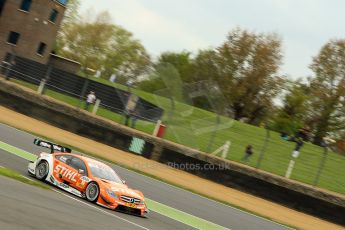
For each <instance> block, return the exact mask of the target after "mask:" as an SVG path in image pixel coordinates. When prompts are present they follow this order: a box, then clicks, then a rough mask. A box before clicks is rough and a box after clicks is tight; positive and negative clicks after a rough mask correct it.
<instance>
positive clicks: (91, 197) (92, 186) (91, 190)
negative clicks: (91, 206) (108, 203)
mask: <svg viewBox="0 0 345 230" xmlns="http://www.w3.org/2000/svg"><path fill="white" fill-rule="evenodd" d="M98 196H99V187H98V185H97V183H96V182H90V183H89V184H88V185H87V187H86V191H85V197H86V199H87V200H88V201H90V202H96V201H97V199H98Z"/></svg>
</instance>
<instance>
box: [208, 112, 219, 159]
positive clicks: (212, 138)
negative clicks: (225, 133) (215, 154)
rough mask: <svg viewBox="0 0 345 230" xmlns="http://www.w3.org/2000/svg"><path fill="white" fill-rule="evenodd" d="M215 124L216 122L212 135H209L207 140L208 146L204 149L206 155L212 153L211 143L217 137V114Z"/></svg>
mask: <svg viewBox="0 0 345 230" xmlns="http://www.w3.org/2000/svg"><path fill="white" fill-rule="evenodd" d="M216 122H217V123H216V126H215V127H214V130H213V132H212V135H211V137H210V140H209V142H208V145H207V149H206V152H207V153H210V152H211V151H212V145H213V142H214V138H216V135H217V131H218V128H219V124H220V116H219V113H217V118H216Z"/></svg>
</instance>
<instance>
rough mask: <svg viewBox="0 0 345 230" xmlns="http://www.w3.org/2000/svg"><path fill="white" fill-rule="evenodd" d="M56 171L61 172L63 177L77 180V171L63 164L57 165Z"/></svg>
mask: <svg viewBox="0 0 345 230" xmlns="http://www.w3.org/2000/svg"><path fill="white" fill-rule="evenodd" d="M54 172H56V173H57V174H60V175H61V176H62V177H65V178H68V179H70V180H71V181H73V182H76V181H77V180H76V179H75V177H76V175H77V172H74V171H73V170H71V169H68V168H66V167H64V166H61V165H57V166H56V167H55V169H54Z"/></svg>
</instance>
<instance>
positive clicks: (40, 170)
mask: <svg viewBox="0 0 345 230" xmlns="http://www.w3.org/2000/svg"><path fill="white" fill-rule="evenodd" d="M48 172H49V165H48V162H46V161H41V162H40V163H39V164H38V165H37V166H36V170H35V176H36V178H37V179H39V180H45V179H46V177H47V175H48Z"/></svg>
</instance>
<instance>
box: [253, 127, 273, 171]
mask: <svg viewBox="0 0 345 230" xmlns="http://www.w3.org/2000/svg"><path fill="white" fill-rule="evenodd" d="M265 126H266V138H265V142H264V145H263V146H262V148H261V150H260V155H259V158H258V162H257V164H256V168H257V169H259V168H260V166H261V162H262V159H264V155H265V152H266V149H267V146H268V141H269V139H270V130H269V129H268V128H267V124H266V125H265Z"/></svg>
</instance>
